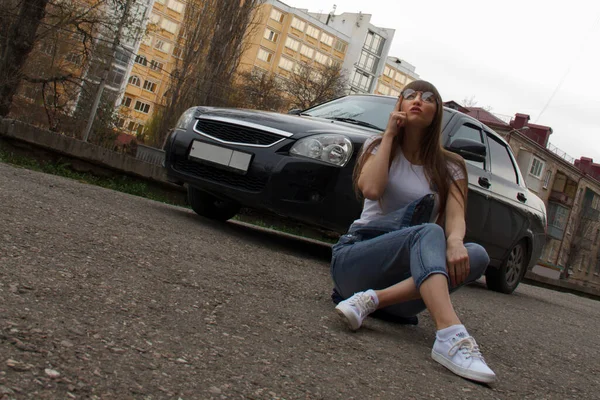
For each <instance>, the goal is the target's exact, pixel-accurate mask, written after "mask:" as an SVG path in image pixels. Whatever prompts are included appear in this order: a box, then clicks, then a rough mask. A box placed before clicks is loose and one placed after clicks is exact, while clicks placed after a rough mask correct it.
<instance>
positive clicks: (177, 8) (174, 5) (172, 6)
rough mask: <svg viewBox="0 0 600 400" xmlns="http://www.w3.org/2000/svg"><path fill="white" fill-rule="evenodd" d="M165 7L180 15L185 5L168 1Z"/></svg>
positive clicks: (171, 0) (174, 0) (175, 1)
mask: <svg viewBox="0 0 600 400" xmlns="http://www.w3.org/2000/svg"><path fill="white" fill-rule="evenodd" d="M167 7H169V8H170V9H171V10H173V11H175V12H178V13H182V12H183V9H184V8H185V5H184V4H183V3H181V2H179V1H177V0H170V1H169V5H168V6H167Z"/></svg>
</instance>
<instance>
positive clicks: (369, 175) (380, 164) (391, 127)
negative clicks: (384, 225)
mask: <svg viewBox="0 0 600 400" xmlns="http://www.w3.org/2000/svg"><path fill="white" fill-rule="evenodd" d="M405 123H406V113H405V112H400V101H398V102H396V106H395V107H394V111H392V112H391V113H390V118H389V120H388V124H387V127H386V128H385V132H383V138H382V140H381V143H380V144H379V149H378V150H377V153H375V154H366V155H365V157H367V158H366V160H365V163H364V165H363V167H362V170H361V171H360V175H359V177H358V182H357V183H358V189H359V190H360V192H361V193H362V195H363V196H364V197H365V198H367V199H369V200H379V199H380V198H381V196H383V192H385V188H386V186H387V183H388V171H389V165H390V155H391V154H392V144H393V142H394V138H395V137H396V136H397V135H398V133H399V132H400V129H401V128H402V127H403V126H404V124H405Z"/></svg>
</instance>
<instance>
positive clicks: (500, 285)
mask: <svg viewBox="0 0 600 400" xmlns="http://www.w3.org/2000/svg"><path fill="white" fill-rule="evenodd" d="M526 268H527V247H526V246H525V242H523V241H521V242H519V243H517V244H516V245H515V247H513V248H512V249H511V250H510V253H508V257H507V258H506V260H504V262H503V263H502V266H501V267H500V268H494V267H488V269H487V271H486V272H485V281H486V283H487V287H488V289H491V290H493V291H496V292H501V293H506V294H510V293H512V292H514V291H515V289H516V288H517V286H519V282H521V279H522V278H523V276H524V275H525V270H526Z"/></svg>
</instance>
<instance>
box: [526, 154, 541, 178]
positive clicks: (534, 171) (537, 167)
mask: <svg viewBox="0 0 600 400" xmlns="http://www.w3.org/2000/svg"><path fill="white" fill-rule="evenodd" d="M543 169H544V162H543V161H542V160H540V159H539V158H537V157H533V161H532V162H531V168H530V169H529V174H530V175H533V176H535V177H536V178H538V179H539V178H541V177H542V170H543Z"/></svg>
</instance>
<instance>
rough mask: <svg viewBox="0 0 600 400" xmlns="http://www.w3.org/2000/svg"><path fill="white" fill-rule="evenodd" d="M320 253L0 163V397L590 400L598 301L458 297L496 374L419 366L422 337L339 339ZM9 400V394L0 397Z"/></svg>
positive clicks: (375, 332) (597, 394) (424, 326)
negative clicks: (485, 379) (487, 376)
mask: <svg viewBox="0 0 600 400" xmlns="http://www.w3.org/2000/svg"><path fill="white" fill-rule="evenodd" d="M328 257H329V250H328V248H327V247H322V246H318V245H315V244H311V243H307V242H303V241H299V240H295V239H289V238H285V237H281V236H278V235H275V234H272V233H266V232H264V231H261V230H256V229H252V228H248V227H245V226H241V225H238V224H234V223H227V224H218V223H214V222H211V221H208V220H205V219H202V218H200V217H197V216H196V215H195V214H194V213H193V212H192V211H190V210H187V209H184V208H178V207H173V206H169V205H164V204H161V203H156V202H152V201H149V200H146V199H142V198H137V197H134V196H130V195H126V194H122V193H117V192H113V191H110V190H106V189H102V188H98V187H93V186H89V185H85V184H81V183H79V182H76V181H72V180H67V179H63V178H60V177H55V176H51V175H45V174H40V173H37V172H32V171H28V170H23V169H17V168H13V167H11V166H8V165H5V164H0V399H11V398H32V399H47V398H51V399H68V398H99V399H104V398H106V399H128V398H140V399H162V398H174V399H178V398H181V399H209V398H215V399H221V398H222V399H236V398H237V399H241V398H249V399H454V398H456V399H513V398H514V399H567V398H579V399H593V398H600V347H599V344H598V343H599V339H598V338H599V337H600V303H598V302H597V301H594V300H590V299H586V298H581V297H577V296H575V295H571V294H565V293H558V292H553V291H549V290H546V289H541V288H536V287H532V286H528V285H521V286H520V287H519V288H518V290H517V291H516V292H515V294H513V295H511V296H506V295H501V294H497V293H493V292H491V291H488V290H486V289H485V288H484V287H483V286H482V285H475V286H471V287H467V288H464V289H463V290H462V291H460V292H458V293H456V294H455V295H453V299H454V301H455V307H456V309H457V311H458V313H459V315H460V316H461V318H462V320H463V322H464V324H465V325H466V326H467V328H468V329H469V330H470V332H471V333H472V334H473V335H474V336H475V337H476V339H477V340H478V342H479V344H480V346H481V347H482V349H483V352H484V355H485V356H486V359H487V361H488V363H489V364H490V366H491V367H492V368H493V369H494V370H495V371H496V373H497V374H498V376H499V381H498V382H497V383H496V384H494V385H492V386H484V385H479V384H475V383H471V382H469V381H465V380H463V379H461V378H458V377H456V376H454V375H453V374H451V373H450V372H448V371H446V370H445V369H444V368H443V367H441V366H439V365H438V364H436V363H435V362H433V361H432V360H431V358H430V355H429V354H430V351H431V345H432V343H433V339H434V328H433V325H432V323H431V321H430V319H429V318H428V316H427V315H426V314H423V315H422V316H421V317H420V324H419V325H418V326H410V327H406V326H398V325H393V324H390V323H386V322H383V321H379V320H375V319H369V320H367V322H366V324H365V326H364V328H363V329H362V330H360V331H359V332H357V333H351V332H349V331H347V329H346V327H345V325H343V324H341V323H340V322H339V321H338V320H337V318H336V316H335V314H334V312H333V304H332V303H331V301H330V298H329V295H330V290H331V283H330V278H329V268H328V267H329V262H328ZM3 396H4V397H3Z"/></svg>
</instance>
